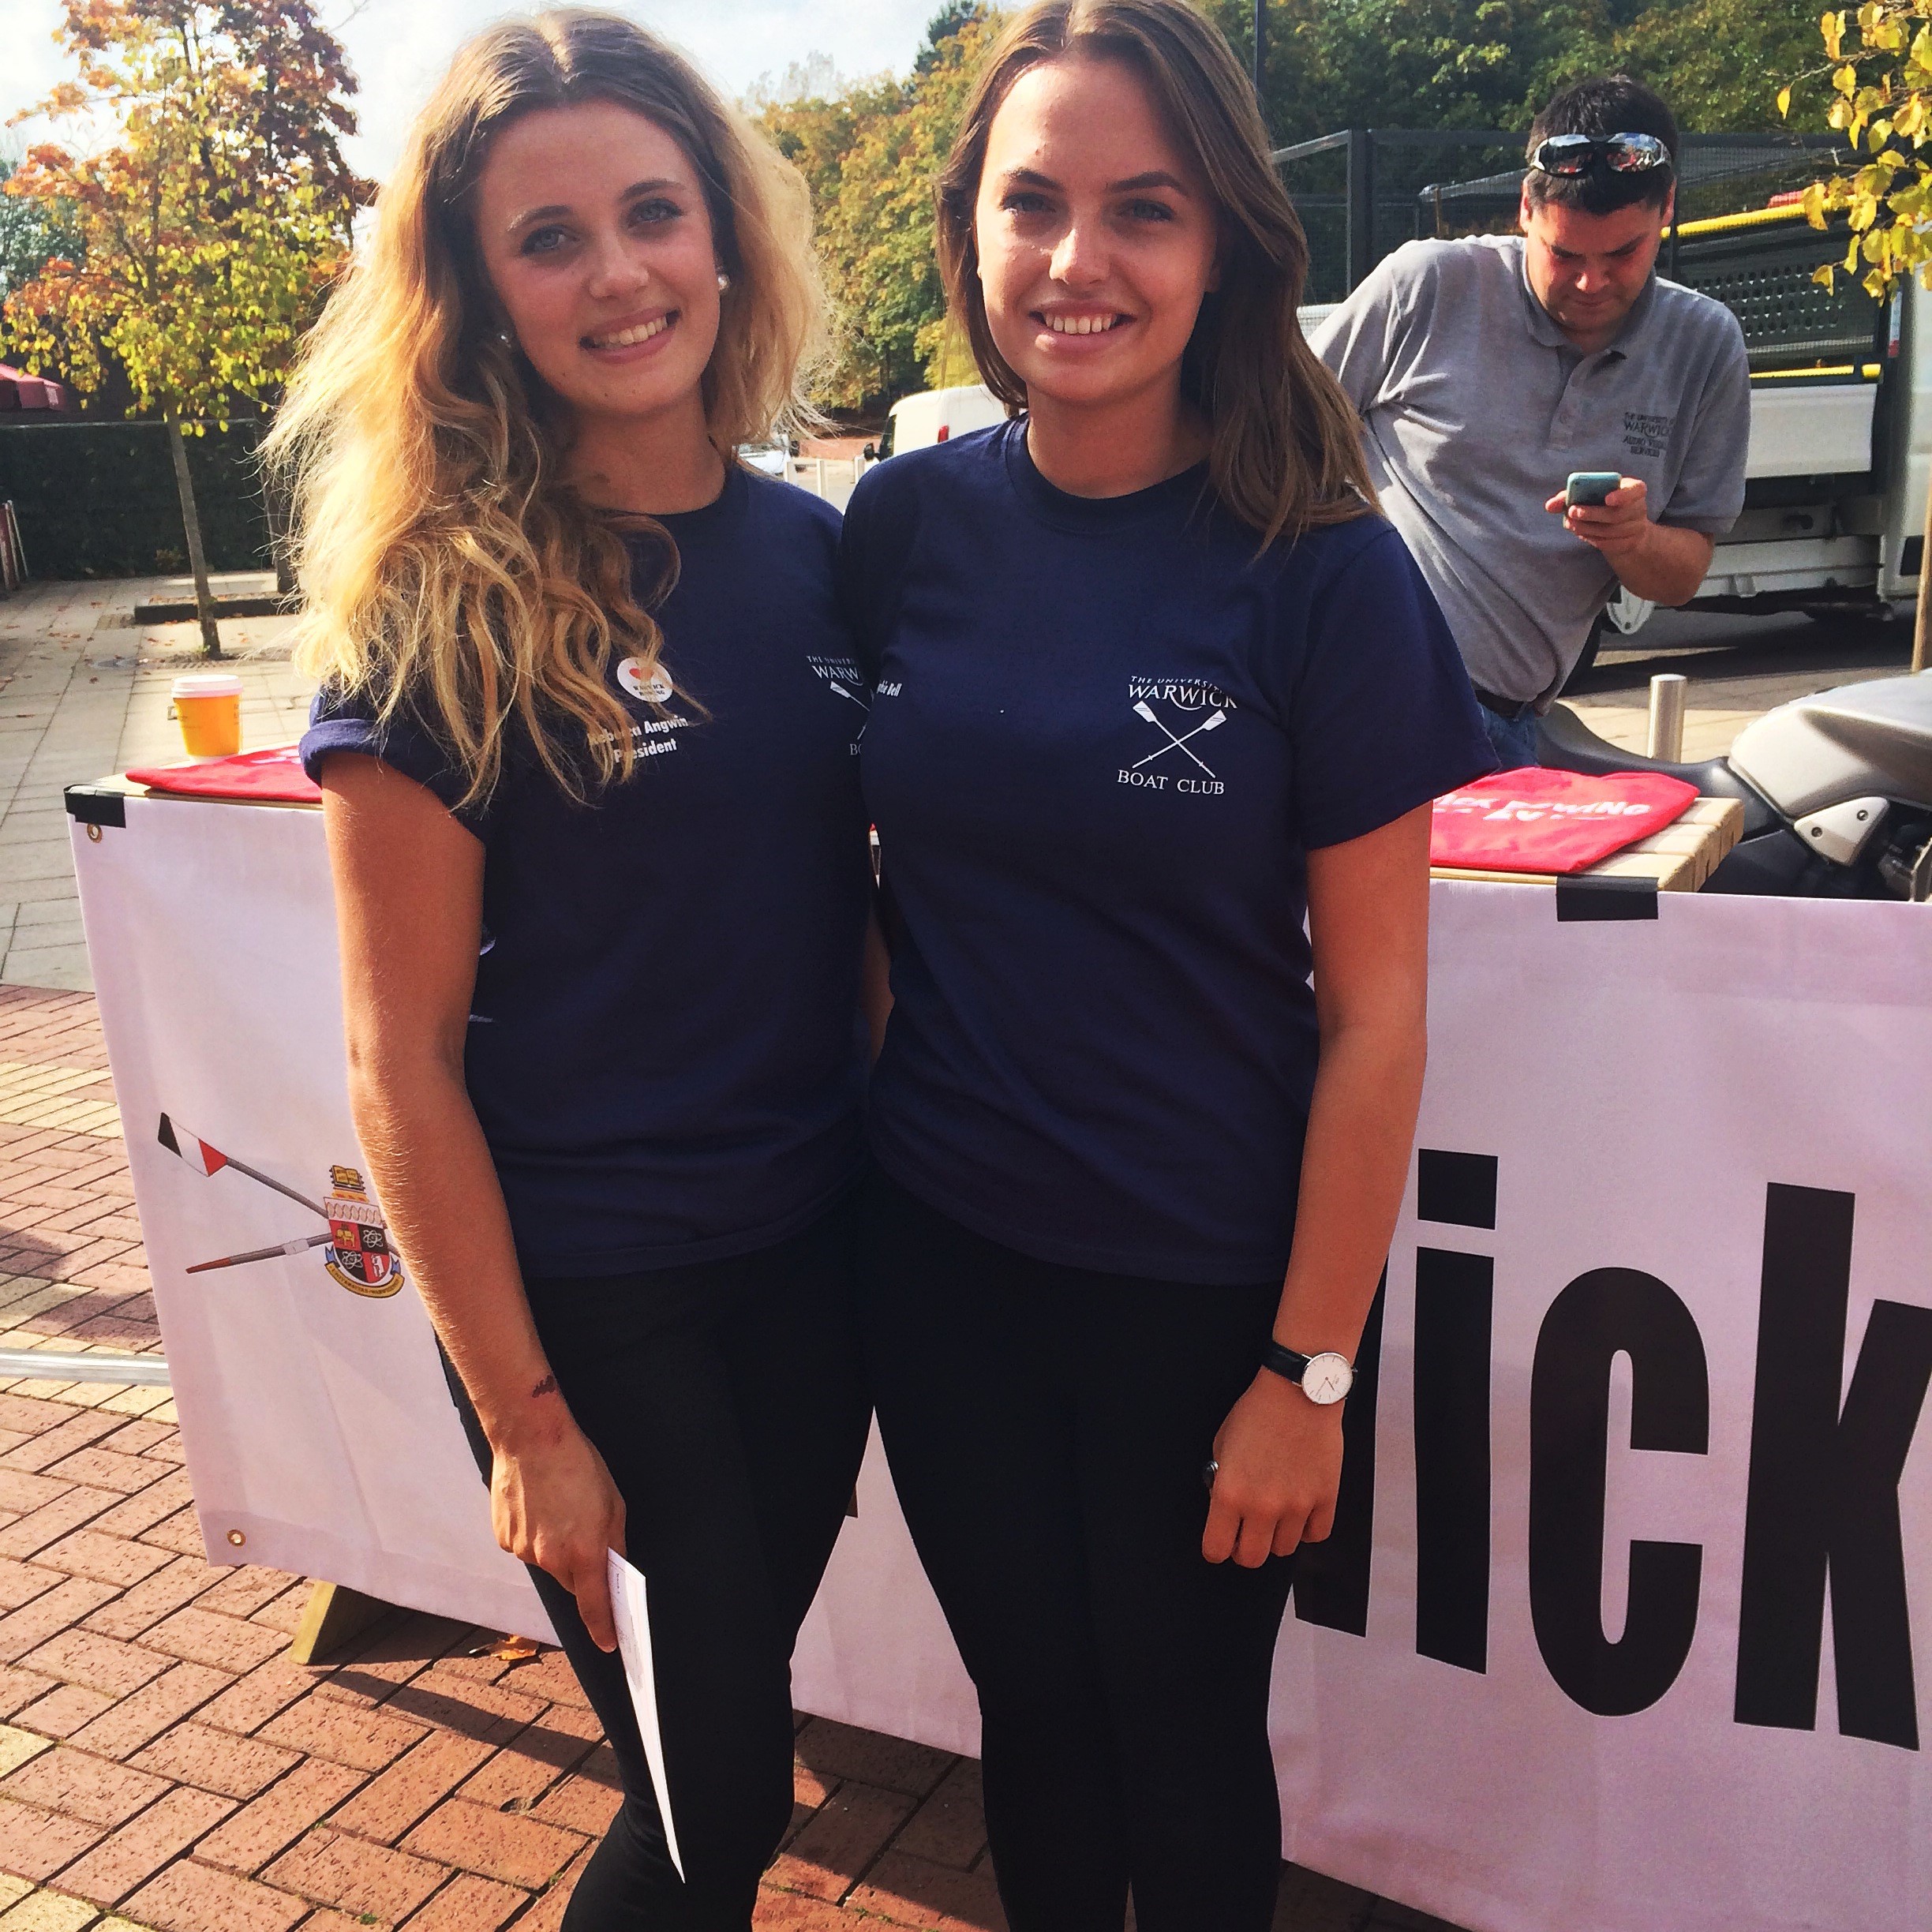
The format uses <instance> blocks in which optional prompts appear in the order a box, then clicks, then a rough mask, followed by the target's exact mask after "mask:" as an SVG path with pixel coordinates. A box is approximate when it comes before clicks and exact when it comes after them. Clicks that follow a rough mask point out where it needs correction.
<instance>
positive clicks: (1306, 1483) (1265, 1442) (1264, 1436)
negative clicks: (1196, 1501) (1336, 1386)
mask: <svg viewBox="0 0 1932 1932" xmlns="http://www.w3.org/2000/svg"><path fill="white" fill-rule="evenodd" d="M1214 1454H1215V1462H1216V1463H1217V1464H1219V1468H1218V1469H1217V1470H1215V1479H1214V1488H1213V1491H1212V1492H1211V1495H1210V1496H1209V1499H1208V1504H1207V1528H1206V1529H1204V1531H1203V1532H1202V1533H1201V1554H1202V1555H1203V1556H1205V1557H1206V1558H1207V1560H1208V1562H1210V1563H1226V1561H1227V1559H1228V1558H1229V1557H1230V1556H1232V1557H1233V1558H1234V1560H1235V1561H1236V1562H1237V1563H1239V1564H1241V1567H1243V1568H1244V1569H1247V1570H1257V1569H1259V1568H1260V1567H1261V1565H1262V1564H1263V1563H1265V1562H1267V1559H1268V1558H1269V1557H1270V1556H1287V1555H1289V1554H1290V1552H1292V1551H1293V1550H1294V1548H1295V1547H1296V1546H1297V1544H1301V1543H1320V1541H1323V1540H1324V1538H1325V1537H1327V1534H1328V1533H1329V1531H1330V1530H1331V1529H1333V1528H1334V1527H1335V1496H1336V1492H1338V1491H1339V1489H1340V1488H1341V1486H1342V1405H1341V1404H1340V1403H1339V1402H1335V1403H1333V1404H1331V1405H1330V1406H1326V1407H1324V1406H1322V1405H1321V1404H1320V1403H1316V1402H1310V1401H1309V1398H1307V1397H1306V1396H1305V1395H1303V1394H1302V1393H1301V1390H1299V1389H1298V1388H1297V1387H1295V1386H1294V1383H1292V1382H1290V1381H1288V1380H1286V1378H1285V1377H1284V1376H1278V1375H1276V1374H1275V1372H1274V1371H1273V1370H1272V1369H1268V1368H1261V1369H1257V1370H1256V1372H1255V1379H1254V1380H1253V1381H1252V1383H1249V1387H1248V1390H1247V1392H1246V1394H1245V1395H1243V1396H1242V1397H1241V1400H1240V1401H1239V1402H1237V1403H1236V1404H1235V1405H1234V1407H1233V1408H1232V1409H1230V1410H1229V1411H1228V1416H1227V1420H1226V1421H1225V1422H1223V1423H1222V1425H1221V1428H1220V1432H1219V1434H1218V1435H1217V1436H1215V1444H1214Z"/></svg>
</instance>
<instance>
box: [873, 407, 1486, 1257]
mask: <svg viewBox="0 0 1932 1932" xmlns="http://www.w3.org/2000/svg"><path fill="white" fill-rule="evenodd" d="M1204 474H1205V473H1204V471H1202V470H1194V471H1190V472H1189V473H1187V474H1184V475H1181V476H1178V477H1174V478H1171V479H1170V480H1169V481H1166V482H1165V483H1162V484H1159V485H1155V487H1154V488H1153V489H1147V490H1142V491H1140V492H1136V493H1135V494H1133V495H1131V496H1122V497H1115V498H1110V499H1103V500H1095V499H1089V498H1081V497H1077V496H1069V495H1067V494H1065V492H1061V491H1060V490H1058V489H1055V488H1054V487H1053V485H1050V484H1049V483H1048V482H1047V481H1046V480H1045V478H1043V477H1042V476H1041V475H1040V474H1039V471H1038V470H1036V469H1035V466H1034V465H1033V463H1032V459H1031V458H1030V456H1029V455H1028V451H1027V447H1026V435H1025V425H1024V422H1020V423H1017V424H1009V425H1005V427H1003V428H1000V429H992V430H988V431H984V432H980V433H979V434H976V435H973V436H964V437H961V438H959V439H958V440H954V441H952V442H949V443H946V444H942V445H939V446H938V447H934V448H932V449H927V450H921V451H908V452H907V453H906V454H904V455H900V456H896V457H894V458H893V459H892V460H891V461H890V462H887V463H886V464H884V465H882V466H880V468H878V470H874V471H872V472H871V473H869V474H867V477H865V479H864V480H863V482H862V483H861V484H860V485H859V489H858V491H857V492H856V494H855V495H854V496H853V498H852V503H851V505H850V506H849V507H848V511H847V515H846V522H845V528H844V536H843V537H842V539H841V549H840V583H841V595H842V596H843V597H844V600H845V604H846V608H847V610H848V614H849V615H850V616H851V617H852V623H853V627H854V629H855V631H856V633H857V634H858V636H859V642H860V646H861V649H862V651H863V653H864V656H865V658H866V661H867V668H868V670H869V671H870V672H871V674H872V678H873V683H874V691H873V699H872V713H871V722H870V725H869V726H868V728H867V732H866V734H865V740H864V752H863V760H862V762H863V769H864V779H865V792H866V802H867V806H868V807H869V808H870V810H871V814H872V816H873V818H874V822H875V823H876V825H877V827H878V835H879V840H880V848H881V851H882V856H883V860H884V867H885V878H886V884H887V886H888V887H889V889H890V891H891V893H892V895H893V899H894V900H895V902H896V906H897V923H898V924H899V926H900V929H901V930H900V940H899V943H898V945H897V951H896V953H895V957H894V959H893V995H894V1002H895V1003H894V1006H893V1015H892V1019H891V1023H890V1024H889V1028H888V1029H887V1033H886V1045H885V1050H884V1053H883V1054H882V1058H881V1059H880V1061H879V1064H878V1067H877V1068H876V1069H875V1070H874V1076H873V1082H872V1090H871V1101H870V1103H869V1121H870V1127H871V1139H872V1147H873V1152H874V1158H875V1159H877V1160H878V1163H879V1164H880V1166H882V1168H884V1169H885V1170H886V1172H887V1173H888V1174H890V1175H891V1176H892V1177H893V1179H895V1180H896V1181H898V1182H899V1183H900V1185H903V1186H904V1187H906V1188H908V1189H910V1190H911V1191H912V1193H915V1194H916V1195H918V1196H920V1197H922V1198H923V1199H924V1200H927V1202H928V1203H930V1204H931V1205H932V1206H934V1207H938V1209H940V1210H941V1211H942V1212H944V1213H945V1214H948V1215H951V1216H952V1217H953V1219H956V1220H958V1221H960V1222H963V1223H964V1224H965V1225H966V1226H968V1227H970V1228H972V1229H974V1230H976V1231H977V1232H979V1233H980V1234H984V1235H986V1236H987V1237H989V1238H990V1239H992V1240H994V1241H1000V1242H1002V1243H1004V1244H1005V1245H1007V1246H1009V1247H1012V1248H1014V1249H1019V1250H1020V1251H1021V1252H1024V1253H1027V1254H1029V1255H1032V1256H1036V1257H1038V1258H1039V1259H1042V1260H1048V1261H1054V1262H1061V1263H1065V1264H1071V1265H1073V1266H1076V1267H1090V1268H1095V1269H1099V1270H1104V1271H1110V1272H1119V1273H1125V1274H1133V1275H1146V1276H1151V1277H1155V1278H1157V1279H1169V1280H1177V1281H1193V1282H1257V1281H1260V1280H1263V1279H1269V1278H1271V1277H1273V1276H1275V1275H1277V1274H1279V1271H1281V1269H1282V1267H1284V1266H1285V1265H1286V1261H1287V1259H1288V1250H1289V1246H1290V1240H1291V1238H1292V1236H1293V1233H1294V1210H1295V1192H1296V1188H1297V1181H1298V1178H1299V1172H1300V1161H1301V1144H1302V1140H1303V1137H1304V1135H1305V1131H1306V1127H1307V1119H1308V1106H1309V1095H1310V1092H1311V1090H1312V1084H1313V1080H1314V1074H1315V1063H1316V1052H1317V1035H1316V1019H1315V1009H1314V1000H1313V995H1312V991H1311V989H1310V986H1309V972H1310V958H1309V942H1308V938H1307V934H1306V931H1305V914H1306V910H1307V890H1306V853H1307V852H1308V850H1309V848H1312V847H1319V846H1324V845H1330V844H1339V843H1341V842H1342V841H1346V840H1349V839H1353V838H1356V837H1360V836H1361V835H1362V834H1364V833H1368V832H1371V831H1373V830H1375V829H1376V828H1377V827H1378V826H1383V825H1386V824H1387V823H1388V822H1391V820H1393V819H1395V818H1399V817H1401V816H1402V814H1404V813H1406V812H1407V811H1410V810H1411V809H1412V808H1413V807H1415V806H1417V805H1419V804H1421V803H1424V802H1425V801H1426V800H1428V799H1432V798H1434V797H1436V796H1438V795H1439V794H1440V793H1442V792H1447V791H1449V790H1451V788H1454V787H1455V786H1457V785H1459V784H1463V783H1465V782H1466V781H1468V780H1470V779H1471V778H1473V777H1477V776H1478V775H1480V774H1481V773H1484V772H1487V771H1489V770H1491V769H1494V767H1495V764H1496V759H1495V757H1494V754H1492V752H1491V751H1490V749H1489V746H1488V740H1487V739H1486V738H1485V736H1484V733H1483V730H1482V726H1481V721H1480V715H1479V713H1478V712H1477V708H1476V703H1475V700H1474V698H1473V697H1472V696H1471V695H1470V688H1469V682H1468V679H1467V677H1466V675H1465V673H1464V672H1463V669H1462V663H1461V661H1460V659H1459V658H1458V655H1457V653H1456V649H1455V643H1454V642H1453V641H1452V640H1451V638H1450V636H1449V634H1448V631H1447V627H1446V626H1445V625H1444V624H1443V620H1442V617H1441V614H1440V612H1439V611H1438V610H1437V609H1436V605H1435V602H1434V601H1433V599H1432V597H1430V595H1429V593H1428V590H1427V588H1426V587H1425V585H1424V584H1423V582H1422V580H1421V577H1420V575H1418V573H1417V570H1416V568H1415V566H1414V565H1413V563H1412V562H1411V561H1410V557H1409V554H1408V552H1407V551H1406V549H1404V548H1403V546H1402V540H1401V538H1400V537H1398V536H1397V535H1396V534H1395V531H1394V530H1392V529H1391V527H1390V526H1389V525H1388V524H1387V523H1386V522H1383V520H1382V519H1380V517H1376V516H1372V515H1364V516H1361V517H1360V518H1358V519H1355V520H1354V521H1353V522H1347V523H1343V524H1341V525H1338V526H1334V527H1332V528H1329V529H1324V530H1316V531H1314V532H1312V533H1311V534H1309V535H1308V536H1305V537H1302V538H1301V540H1300V541H1297V542H1295V543H1294V544H1286V543H1279V544H1276V545H1272V546H1271V547H1270V548H1269V549H1267V551H1266V552H1263V553H1261V554H1259V555H1257V549H1258V545H1257V540H1256V536H1255V534H1254V533H1253V531H1252V530H1249V528H1247V527H1246V526H1244V525H1242V524H1240V523H1238V522H1236V521H1235V520H1234V519H1232V518H1231V517H1230V516H1228V515H1226V513H1225V512H1224V511H1222V510H1220V509H1219V507H1216V506H1215V504H1213V503H1212V501H1211V500H1210V499H1208V498H1207V496H1205V495H1204Z"/></svg>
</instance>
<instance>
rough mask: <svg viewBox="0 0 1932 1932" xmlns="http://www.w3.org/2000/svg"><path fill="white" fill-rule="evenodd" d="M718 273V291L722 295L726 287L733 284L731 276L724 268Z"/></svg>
mask: <svg viewBox="0 0 1932 1932" xmlns="http://www.w3.org/2000/svg"><path fill="white" fill-rule="evenodd" d="M717 275H718V293H719V294H723V293H724V292H725V290H726V289H728V288H729V287H730V286H731V277H730V276H729V275H727V274H726V273H725V271H724V270H723V269H722V268H721V269H720V270H719V271H717Z"/></svg>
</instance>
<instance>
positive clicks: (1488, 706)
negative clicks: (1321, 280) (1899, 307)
mask: <svg viewBox="0 0 1932 1932" xmlns="http://www.w3.org/2000/svg"><path fill="white" fill-rule="evenodd" d="M1676 148H1677V128H1676V122H1675V121H1674V120H1673V119H1672V116H1671V112H1670V110H1669V109H1668V107H1665V106H1664V103H1663V102H1662V101H1661V100H1660V99H1658V98H1657V95H1654V94H1653V93H1652V92H1650V90H1649V88H1646V87H1642V86H1639V85H1638V83H1637V82H1635V81H1634V80H1628V79H1626V78H1624V77H1622V76H1620V75H1619V76H1616V77H1609V78H1600V79H1595V80H1585V81H1582V82H1579V83H1578V84H1577V85H1576V86H1574V87H1573V88H1568V89H1567V90H1566V91H1565V92H1563V93H1561V94H1559V95H1557V96H1556V99H1554V100H1552V102H1551V103H1549V105H1548V107H1545V108H1544V110H1543V111H1542V113H1541V114H1539V115H1537V118H1536V122H1535V124H1534V125H1533V127H1532V128H1531V129H1530V133H1529V171H1528V173H1527V174H1526V175H1525V176H1524V178H1523V189H1522V207H1521V208H1520V210H1519V212H1518V221H1519V224H1520V226H1521V227H1522V234H1520V235H1508V236H1501V235H1479V236H1476V237H1474V238H1471V239H1469V240H1466V241H1411V242H1410V243H1408V244H1407V245H1406V246H1405V247H1402V248H1401V249H1398V250H1397V251H1396V252H1395V253H1394V254H1393V255H1391V256H1389V257H1388V258H1387V260H1384V261H1383V262H1382V263H1381V264H1380V266H1378V267H1377V268H1376V270H1375V271H1374V272H1373V273H1372V274H1371V275H1369V277H1368V279H1367V280H1366V281H1365V282H1364V283H1362V284H1361V286H1360V287H1359V288H1357V290H1356V291H1355V292H1354V294H1353V295H1351V296H1350V298H1349V299H1348V300H1347V301H1346V302H1344V303H1342V305H1341V306H1340V308H1339V309H1337V310H1336V311H1335V313H1333V314H1332V315H1331V316H1328V317H1327V320H1325V321H1324V322H1323V324H1321V325H1320V328H1317V329H1316V331H1315V333H1314V335H1313V336H1312V343H1313V346H1314V349H1315V351H1316V354H1318V355H1319V356H1320V357H1321V358H1322V360H1323V361H1324V362H1326V363H1327V365H1328V366H1329V368H1330V369H1332V370H1334V372H1335V375H1336V376H1338V377H1339V379H1340V380H1341V384H1342V388H1344V389H1346V391H1348V394H1349V396H1350V399H1351V400H1352V401H1353V402H1354V404H1355V406H1356V408H1357V410H1360V411H1361V417H1362V421H1363V425H1364V432H1363V444H1364V447H1365V450H1366V452H1367V455H1368V469H1369V474H1370V475H1371V476H1372V477H1373V478H1374V479H1375V484H1376V489H1377V490H1378V491H1379V492H1380V494H1381V498H1382V507H1383V511H1385V512H1386V513H1387V515H1388V517H1389V519H1390V520H1391V522H1393V523H1394V524H1395V526H1396V528H1397V529H1398V530H1400V531H1401V532H1402V536H1403V538H1404V539H1405V541H1406V542H1407V544H1408V545H1409V548H1410V551H1411V552H1413V555H1414V556H1415V560H1416V562H1417V564H1418V565H1419V566H1420V567H1421V571H1422V574H1423V575H1424V576H1425V578H1428V582H1429V586H1430V587H1431V588H1432V590H1434V591H1435V593H1436V601H1438V602H1439V603H1440V605H1442V608H1443V615H1444V616H1446V617H1447V619H1448V620H1449V627H1450V629H1451V631H1453V632H1454V633H1455V638H1456V642H1458V645H1460V646H1461V647H1462V658H1463V661H1464V663H1465V664H1466V665H1467V666H1468V667H1469V673H1470V681H1471V682H1472V683H1473V684H1474V685H1475V687H1476V695H1477V698H1480V699H1481V702H1482V704H1483V707H1484V712H1485V722H1486V723H1487V724H1488V727H1489V734H1490V737H1491V739H1492V742H1493V743H1495V744H1496V749H1497V751H1499V753H1500V754H1501V755H1502V757H1503V761H1504V762H1505V764H1506V765H1522V764H1534V763H1535V762H1537V760H1536V720H1537V715H1538V714H1539V713H1541V712H1544V711H1546V710H1548V709H1549V706H1550V704H1551V702H1552V700H1553V699H1554V698H1555V697H1556V694H1557V692H1558V691H1560V690H1561V689H1562V688H1563V680H1565V679H1566V678H1567V676H1569V674H1570V672H1571V668H1573V667H1574V665H1575V663H1576V661H1577V660H1578V657H1581V656H1582V653H1583V649H1584V646H1585V645H1586V643H1587V642H1589V633H1590V627H1591V626H1592V624H1593V623H1594V622H1595V620H1596V619H1597V615H1598V613H1599V612H1601V610H1602V609H1603V608H1604V605H1605V603H1606V602H1608V600H1609V598H1610V597H1611V596H1612V594H1613V593H1614V592H1615V590H1616V586H1617V585H1618V584H1619V582H1621V583H1622V584H1623V586H1624V587H1625V588H1626V589H1627V590H1630V591H1631V593H1634V595H1636V596H1638V597H1646V598H1649V600H1650V601H1652V602H1653V603H1657V604H1682V603H1685V602H1687V601H1689V600H1690V598H1691V597H1693V596H1694V595H1695V594H1696V592H1697V588H1698V585H1699V584H1700V583H1702V582H1703V579H1704V575H1705V571H1707V570H1708V569H1709V566H1710V559H1711V549H1712V544H1713V539H1714V538H1715V537H1719V536H1721V535H1722V534H1724V532H1725V531H1726V530H1728V529H1729V528H1730V527H1731V526H1732V523H1733V522H1735V521H1736V519H1737V515H1738V512H1739V511H1740V510H1741V509H1742V508H1743V504H1744V458H1745V452H1746V448H1747V444H1748V443H1749V441H1750V365H1749V363H1748V361H1747V358H1746V356H1745V352H1744V336H1743V331H1742V330H1741V329H1740V328H1739V327H1738V323H1737V318H1736V317H1735V316H1733V315H1732V313H1731V312H1730V310H1729V309H1726V308H1725V307H1724V305H1722V304H1721V303H1720V302H1717V301H1712V300H1711V299H1710V298H1709V297H1708V296H1705V295H1699V294H1695V293H1694V291H1692V290H1690V289H1687V288H1681V287H1679V286H1678V285H1677V284H1676V283H1674V282H1666V281H1663V280H1661V279H1659V277H1658V275H1657V272H1656V268H1657V249H1658V245H1659V243H1660V241H1661V237H1662V230H1663V229H1664V227H1665V225H1666V224H1668V222H1669V220H1670V219H1671V213H1672V208H1673V206H1674V204H1675V195H1676ZM1573 470H1605V471H1615V472H1616V474H1619V475H1620V476H1621V477H1622V478H1623V482H1622V485H1620V486H1619V488H1618V489H1616V490H1614V491H1613V492H1612V493H1611V495H1610V496H1609V498H1608V501H1607V502H1606V503H1605V504H1604V505H1603V506H1602V507H1601V508H1591V507H1576V508H1573V509H1567V510H1566V507H1565V505H1564V502H1563V489H1564V484H1565V481H1566V480H1567V477H1568V476H1569V474H1570V473H1571V471H1573Z"/></svg>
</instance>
